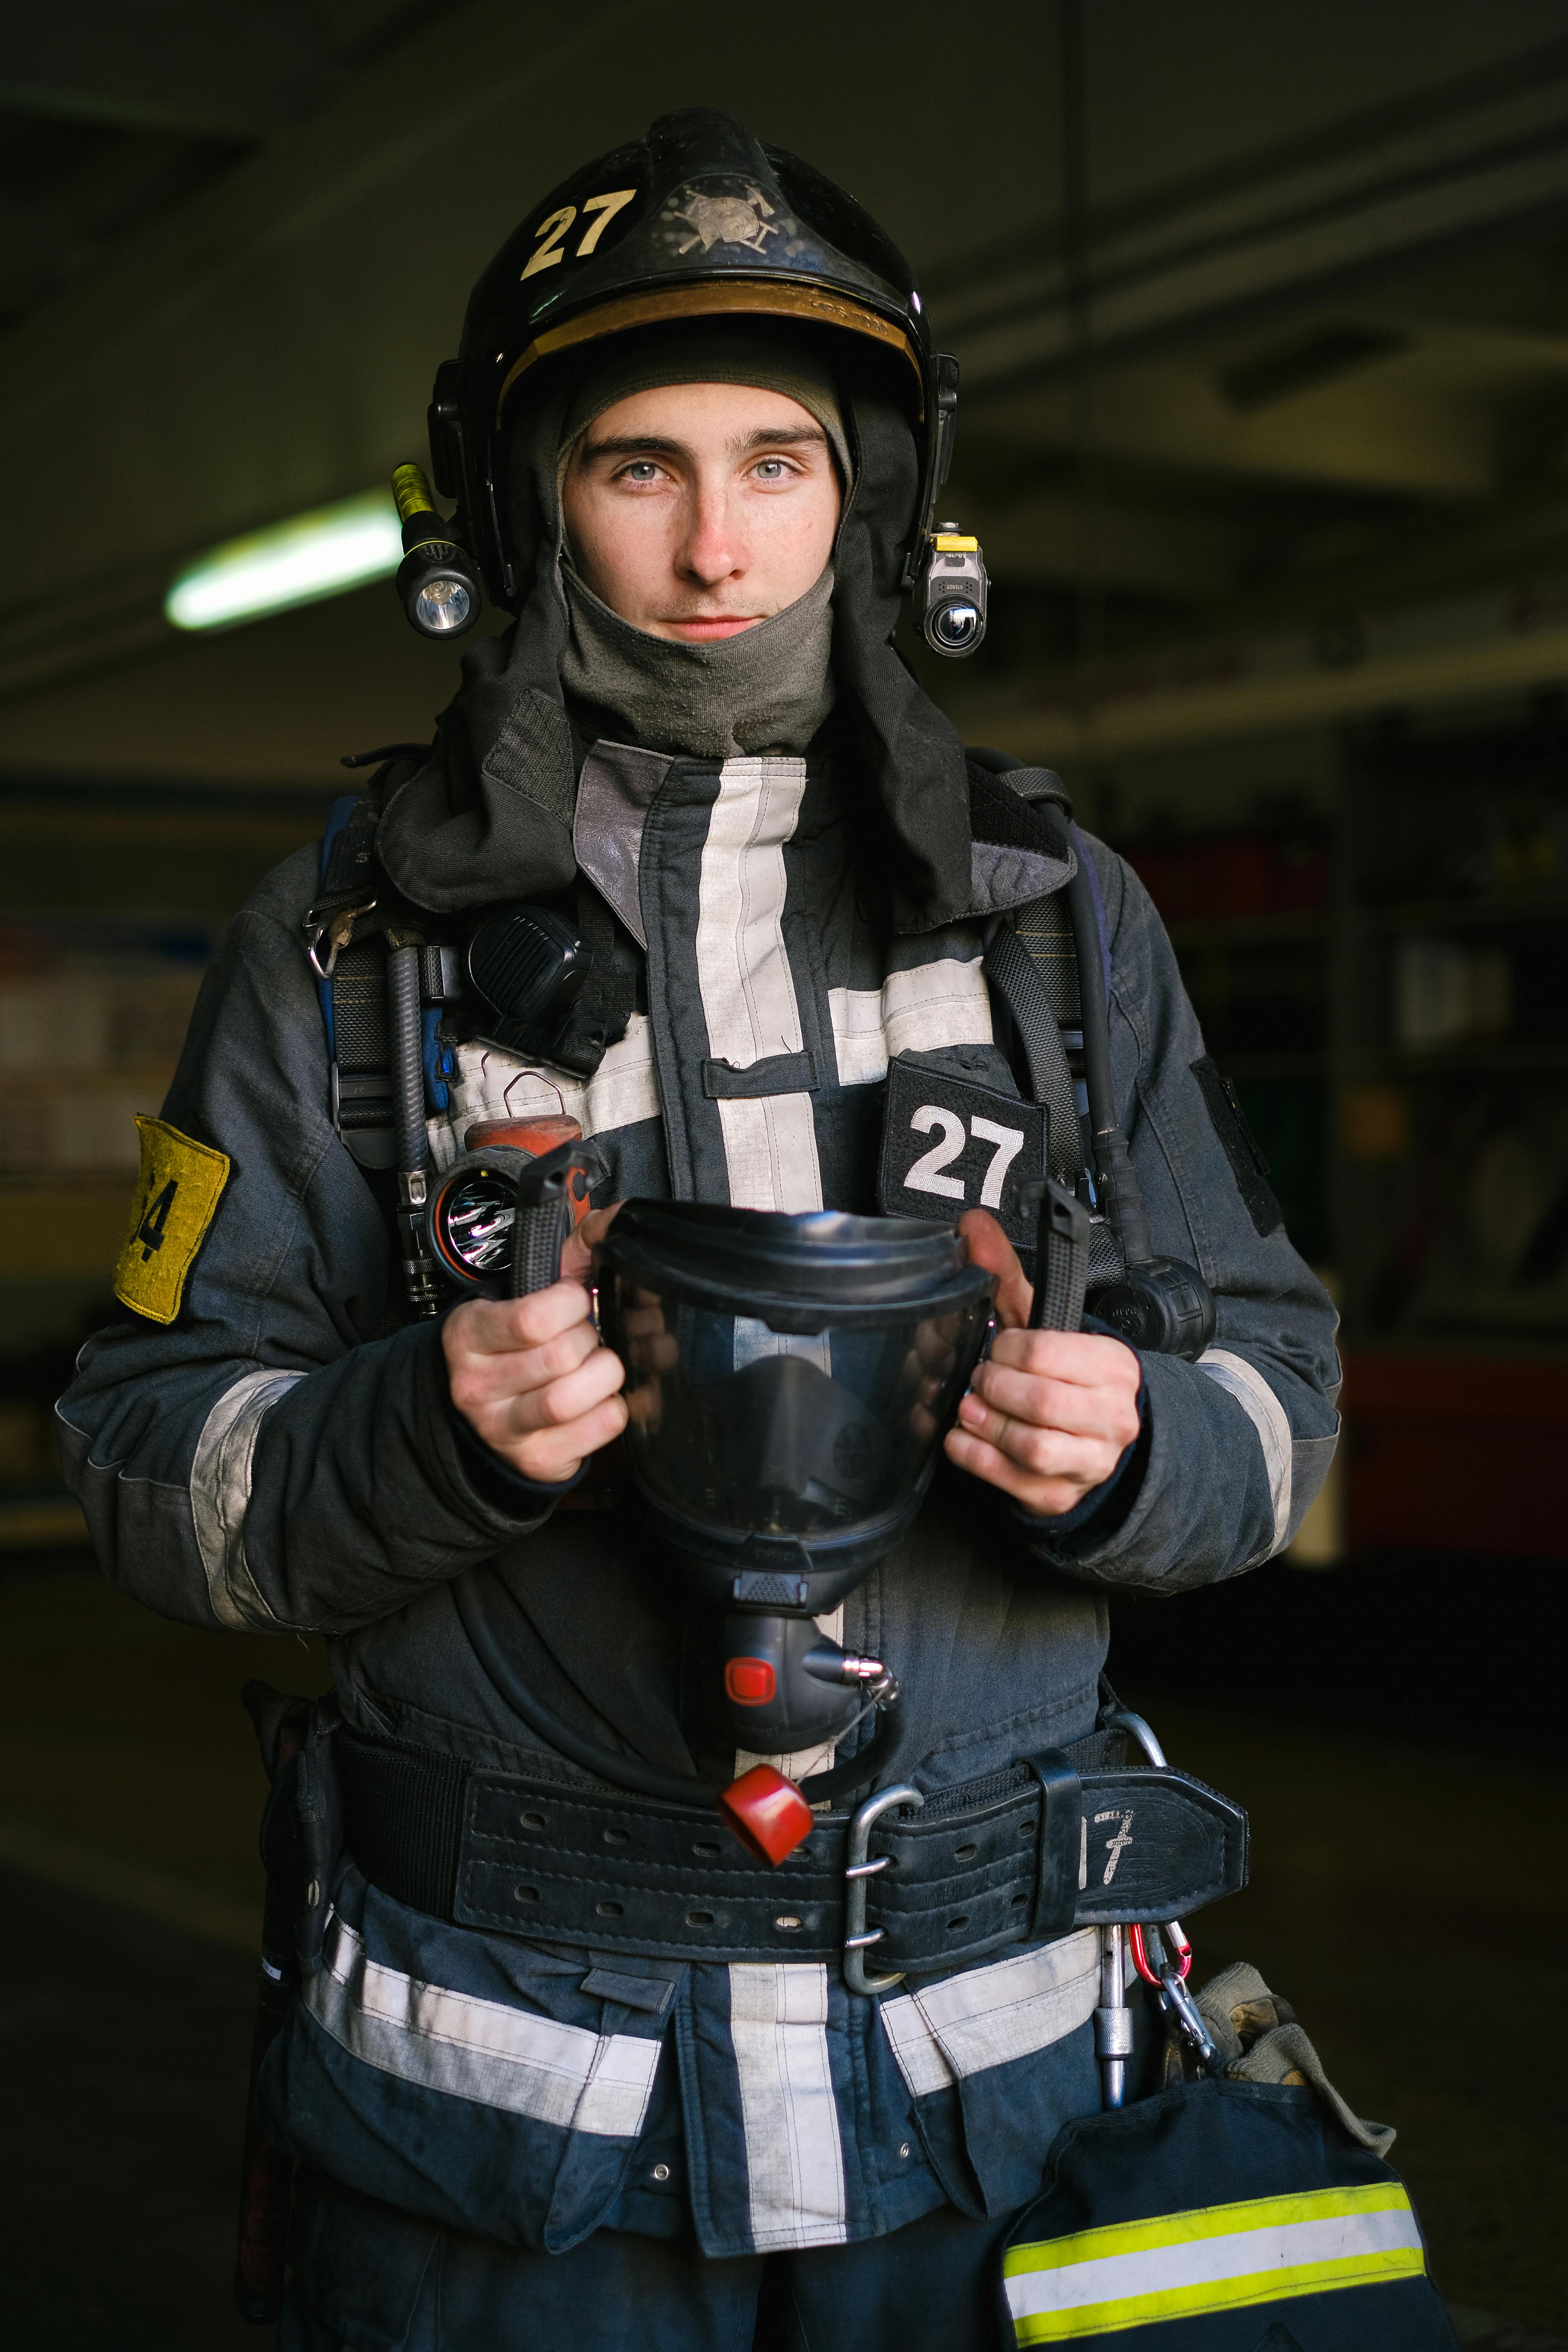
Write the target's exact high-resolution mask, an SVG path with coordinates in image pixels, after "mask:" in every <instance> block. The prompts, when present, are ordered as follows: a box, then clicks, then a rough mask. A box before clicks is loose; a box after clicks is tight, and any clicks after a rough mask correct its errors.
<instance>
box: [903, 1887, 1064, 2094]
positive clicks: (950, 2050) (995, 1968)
mask: <svg viewBox="0 0 1568 2352" xmlns="http://www.w3.org/2000/svg"><path fill="white" fill-rule="evenodd" d="M1099 1999H1100V1937H1099V1934H1098V1932H1097V1931H1096V1929H1094V1928H1093V1927H1080V1928H1079V1930H1078V1932H1077V1933H1076V1934H1075V1935H1071V1936H1063V1937H1061V1938H1060V1939H1059V1940H1058V1942H1056V1943H1054V1944H1042V1945H1041V1946H1040V1948H1039V1949H1038V1950H1037V1951H1033V1952H1020V1953H1019V1954H1018V1955H1017V1956H1016V1958H1014V1959H1010V1960H997V1961H995V1962H994V1963H993V1965H992V1966H991V1967H990V1968H987V1969H965V1970H964V1972H963V1975H962V1976H956V1977H945V1978H944V1979H942V1982H941V1983H940V1984H932V1985H927V1986H925V1987H924V1988H923V1989H922V1990H921V1991H919V1992H911V1993H900V1995H899V1997H898V1998H897V2000H885V2001H883V2003H882V2005H881V2020H882V2031H883V2032H884V2033H885V2034H886V2035H887V2037H888V2042H889V2047H890V2048H891V2050H892V2053H893V2056H894V2057H895V2058H896V2059H897V2061H898V2066H899V2072H900V2074H901V2075H902V2076H903V2078H904V2081H905V2082H906V2083H907V2084H908V2085H909V2089H910V2096H911V2098H916V2099H920V2098H924V2097H925V2096H926V2095H927V2094H928V2093H930V2092H931V2091H942V2090H946V2089H947V2088H948V2086H949V2085H950V2084H953V2083H955V2082H957V2080H958V2078H959V2076H960V2075H962V2074H984V2073H985V2072H986V2070H987V2068H988V2067H992V2066H1005V2065H1006V2064H1007V2063H1009V2062H1010V2061H1011V2060H1012V2059H1015V2058H1028V2057H1032V2056H1033V2054H1034V2053H1035V2052H1036V2051H1037V2050H1048V2049H1049V2048H1050V2046H1051V2044H1052V2042H1061V2041H1063V2040H1065V2039H1066V2037H1067V2035H1068V2034H1069V2033H1074V2032H1077V2031H1078V2028H1079V2026H1080V2025H1083V2024H1085V2023H1086V2022H1087V2021H1088V2020H1089V2018H1091V2017H1092V2016H1093V2014H1094V2009H1095V2003H1096V2002H1097V2001H1098V2000H1099Z"/></svg>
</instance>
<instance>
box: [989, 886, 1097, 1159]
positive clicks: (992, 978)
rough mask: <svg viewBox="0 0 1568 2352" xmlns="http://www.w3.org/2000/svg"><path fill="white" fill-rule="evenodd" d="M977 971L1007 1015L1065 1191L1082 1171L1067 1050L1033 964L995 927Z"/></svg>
mask: <svg viewBox="0 0 1568 2352" xmlns="http://www.w3.org/2000/svg"><path fill="white" fill-rule="evenodd" d="M981 969H982V970H983V971H984V974H985V977H986V979H987V980H988V981H989V982H991V983H992V985H993V987H994V989H995V990H996V991H997V992H998V994H999V995H1000V996H1001V998H1002V1001H1003V1003H1005V1006H1006V1008H1007V1010H1008V1012H1009V1013H1011V1015H1012V1018H1013V1025H1014V1027H1015V1028H1016V1030H1017V1032H1018V1038H1019V1042H1020V1044H1021V1045H1022V1046H1023V1048H1024V1054H1025V1057H1026V1060H1027V1062H1028V1065H1029V1084H1030V1087H1031V1088H1032V1090H1033V1093H1034V1097H1035V1100H1036V1101H1037V1103H1043V1104H1044V1105H1045V1108H1046V1136H1047V1144H1046V1149H1047V1154H1048V1156H1049V1160H1050V1171H1049V1172H1050V1174H1051V1175H1053V1176H1055V1177H1056V1178H1057V1179H1058V1181H1060V1182H1062V1183H1065V1184H1067V1185H1068V1186H1069V1187H1070V1186H1071V1185H1072V1184H1073V1182H1074V1181H1075V1180H1076V1178H1077V1176H1078V1174H1079V1171H1080V1169H1081V1168H1082V1166H1083V1137H1082V1134H1081V1131H1080V1129H1079V1123H1078V1098H1077V1096H1076V1094H1075V1092H1074V1089H1073V1082H1072V1072H1071V1070H1070V1069H1069V1068H1068V1056H1067V1047H1066V1046H1065V1045H1063V1044H1062V1033H1061V1030H1060V1028H1059V1027H1058V1023H1057V1016H1056V1014H1055V1013H1053V1011H1052V1010H1051V1006H1050V1003H1049V1001H1048V1000H1047V995H1046V992H1045V988H1044V986H1043V984H1042V982H1041V980H1040V976H1039V973H1038V971H1037V970H1036V968H1035V963H1034V960H1033V958H1032V957H1031V956H1030V954H1029V951H1028V950H1027V949H1026V947H1025V945H1024V943H1023V941H1022V940H1020V939H1019V937H1018V934H1017V933H1016V931H1015V930H1014V929H1012V927H1011V925H1010V924H1007V923H1003V924H1001V925H999V926H998V928H997V931H996V935H995V937H994V939H993V940H992V942H991V945H990V946H989V947H988V948H987V949H986V950H985V961H984V964H983V965H982V967H981Z"/></svg>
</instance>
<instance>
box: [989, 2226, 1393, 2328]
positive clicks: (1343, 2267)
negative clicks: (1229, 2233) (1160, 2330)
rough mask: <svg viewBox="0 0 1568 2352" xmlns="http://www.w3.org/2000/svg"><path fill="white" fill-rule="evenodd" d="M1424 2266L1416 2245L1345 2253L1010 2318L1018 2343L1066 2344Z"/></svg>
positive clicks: (1374, 2282)
mask: <svg viewBox="0 0 1568 2352" xmlns="http://www.w3.org/2000/svg"><path fill="white" fill-rule="evenodd" d="M1425 2270H1426V2261H1425V2259H1424V2257H1423V2255H1422V2252H1421V2249H1420V2247H1419V2246H1415V2247H1400V2248H1397V2249H1391V2250H1390V2251H1389V2252H1386V2253H1378V2254H1348V2255H1345V2256H1344V2257H1343V2258H1342V2259H1341V2260H1340V2261H1338V2262H1321V2263H1298V2264H1296V2265H1295V2266H1294V2267H1293V2268H1287V2269H1280V2270H1267V2271H1254V2272H1252V2273H1249V2274H1248V2275H1247V2276H1245V2277H1242V2278H1230V2279H1214V2280H1211V2281H1207V2282H1205V2284H1203V2285H1201V2286H1179V2287H1167V2288H1165V2289H1163V2290H1162V2291H1159V2292H1156V2293H1154V2294H1139V2295H1128V2296H1126V2297H1124V2298H1123V2299H1122V2300H1121V2301H1120V2302H1116V2303H1095V2304H1079V2305H1078V2306H1077V2307H1076V2309H1074V2310H1071V2311H1040V2312H1033V2313H1030V2314H1028V2315H1026V2316H1025V2317H1022V2318H1016V2319H1015V2320H1014V2322H1013V2334H1014V2336H1015V2338H1016V2341H1017V2342H1018V2343H1019V2344H1063V2343H1067V2344H1071V2343H1076V2342H1077V2341H1079V2339H1080V2338H1082V2337H1084V2336H1113V2335H1115V2334H1117V2333H1118V2332H1119V2331H1121V2330H1123V2329H1127V2328H1132V2327H1152V2326H1155V2325H1156V2324H1157V2323H1158V2322H1160V2321H1162V2320H1167V2319H1202V2318H1205V2317H1206V2316H1208V2315H1210V2314H1212V2313H1215V2312H1220V2311H1245V2310H1247V2307H1248V2306H1249V2305H1255V2304H1259V2303H1290V2302H1296V2301H1299V2300H1300V2298H1301V2297H1302V2296H1303V2295H1309V2294H1337V2293H1338V2292H1339V2291H1340V2290H1341V2289H1342V2288H1344V2287H1350V2286H1379V2285H1384V2284H1387V2283H1388V2282H1390V2281H1391V2280H1394V2279H1399V2278H1419V2277H1420V2276H1421V2275H1422V2274H1423V2273H1424V2272H1425Z"/></svg>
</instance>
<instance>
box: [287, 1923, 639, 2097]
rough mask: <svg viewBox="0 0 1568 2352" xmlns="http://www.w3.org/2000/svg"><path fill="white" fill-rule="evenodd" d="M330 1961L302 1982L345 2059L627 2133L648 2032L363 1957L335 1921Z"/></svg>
mask: <svg viewBox="0 0 1568 2352" xmlns="http://www.w3.org/2000/svg"><path fill="white" fill-rule="evenodd" d="M333 1924H334V1930H335V1934H336V1938H337V1940H336V1944H335V1946H334V1948H333V1951H332V1957H331V1962H330V1964H329V1965H328V1966H327V1967H326V1968H325V1969H320V1970H319V1971H318V1972H317V1974H316V1975H315V1976H313V1977H310V1978H308V1979H306V1983H305V1990H304V2000H305V2006H306V2008H307V2009H308V2010H309V2011H310V2014H311V2016H312V2017H314V2018H315V2019H316V2021H317V2022H318V2024H320V2025H321V2026H322V2027H323V2028H324V2030H325V2031H326V2032H328V2033H330V2034H331V2037H332V2039H333V2041H334V2042H339V2043H341V2045H342V2048H343V2049H345V2050H346V2051H348V2052H349V2053H350V2054H351V2056H353V2057H355V2058H359V2059H362V2060H363V2062H364V2063H365V2064H366V2065H367V2066H374V2067H377V2068H378V2069H379V2070H380V2072H381V2073H382V2074H395V2075H396V2076H397V2077H398V2079H399V2080H400V2081H401V2082H405V2083H417V2084H421V2085H422V2087H424V2088H425V2089H426V2090H431V2091H446V2092H447V2093H448V2094H449V2095H451V2096H452V2097H453V2098H457V2099H471V2100H473V2101H474V2103H475V2104H476V2105H479V2106H485V2107H500V2108H503V2109H504V2110H505V2111H506V2112H507V2113H508V2114H509V2115H514V2116H530V2117H531V2119H532V2120H533V2121H534V2122H535V2123H542V2124H554V2125H555V2126H557V2127H558V2128H559V2129H560V2130H562V2131H579V2132H590V2133H592V2134H593V2135H594V2136H595V2137H597V2138H602V2139H634V2138H635V2137H637V2133H638V2132H639V2131H641V2129H642V2126H643V2118H644V2117H645V2116H646V2115H647V2103H648V2100H649V2099H650V2097H651V2096H652V2095H653V2079H654V2074H655V2073H656V2071H657V2069H658V2053H659V2047H660V2043H659V2040H658V2036H657V2035H644V2034H634V2033H591V2032H589V2031H588V2029H587V2028H586V2027H585V2026H582V2025H563V2024H561V2023H560V2022H559V2021H557V2020H556V2019H555V2018H552V2017H541V2016H538V2015H537V2014H535V2013H534V2012H532V2011H529V2010H523V2009H513V2008H510V2006H508V2005H507V2004H506V2003H505V2002H503V2001H499V2000H479V1998H478V1996H477V1995H475V1994H472V1993H464V1992H454V1991H452V1990H450V1989H449V1988H448V1987H447V1986H445V1985H434V1984H426V1983H424V1982H423V1981H422V1980H421V1979H419V1978H418V1977H411V1976H405V1975H404V1973H403V1971H402V1970H401V1969H389V1968H386V1967H384V1965H383V1963H382V1962H381V1961H379V1960H373V1959H371V1958H368V1957H367V1955H366V1952H365V1948H364V1943H363V1938H362V1937H360V1936H359V1935H357V1934H356V1933H355V1931H354V1929H353V1928H352V1927H348V1926H347V1925H346V1924H345V1923H344V1922H343V1921H342V1920H341V1919H339V1920H337V1921H335V1922H334V1923H333Z"/></svg>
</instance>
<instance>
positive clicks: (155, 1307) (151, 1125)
mask: <svg viewBox="0 0 1568 2352" xmlns="http://www.w3.org/2000/svg"><path fill="white" fill-rule="evenodd" d="M136 1131H137V1133H138V1135H139V1136H140V1137H141V1139H142V1169H141V1173H140V1174H139V1175H138V1177H137V1179H136V1192H135V1195H134V1198H133V1199H132V1203H131V1225H130V1230H129V1231H128V1233H127V1234H126V1236H125V1246H124V1248H123V1249H122V1250H121V1253H120V1258H119V1262H118V1264H117V1265H116V1266H115V1269H114V1295H115V1297H116V1298H118V1299H119V1300H121V1303H122V1304H123V1305H124V1306H126V1307H133V1308H134V1309H135V1311H136V1313H137V1314H138V1315H145V1316H146V1317H147V1318H148V1319H149V1320H150V1321H151V1322H153V1323H172V1322H173V1321H174V1318H175V1316H176V1315H178V1313H179V1311H180V1306H181V1302H182V1300H183V1299H184V1295H185V1277H186V1276H187V1275H188V1274H189V1273H190V1270H191V1268H192V1266H193V1265H195V1258H196V1252H197V1251H198V1250H199V1249H200V1247H201V1245H202V1243H203V1242H204V1241H205V1238H206V1231H207V1227H208V1226H209V1225H210V1224H211V1223H212V1221H213V1214H214V1212H215V1211H216V1207H217V1204H218V1201H219V1199H220V1197H221V1195H222V1192H223V1188H224V1186H225V1185H226V1183H227V1181H228V1171H229V1160H228V1155H227V1153H226V1152H223V1151H215V1150H213V1149H212V1147H211V1146H210V1145H209V1144H205V1143H193V1142H192V1140H191V1139H190V1137H189V1136H188V1135H182V1134H181V1133H180V1130H179V1129H178V1128H177V1127H168V1126H166V1125H165V1124H164V1122H163V1120H162V1119H161V1118H142V1117H140V1116H139V1117H138V1118H137V1121H136Z"/></svg>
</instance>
